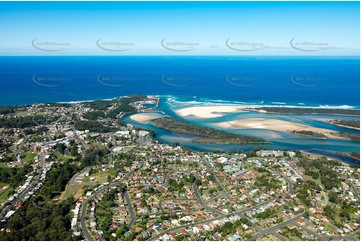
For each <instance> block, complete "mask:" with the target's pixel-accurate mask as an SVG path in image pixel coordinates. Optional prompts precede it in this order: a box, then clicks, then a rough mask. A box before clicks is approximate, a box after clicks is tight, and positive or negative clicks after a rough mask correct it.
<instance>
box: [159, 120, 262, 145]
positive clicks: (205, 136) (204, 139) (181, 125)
mask: <svg viewBox="0 0 361 242" xmlns="http://www.w3.org/2000/svg"><path fill="white" fill-rule="evenodd" d="M152 124H153V125H155V126H157V127H159V128H162V129H165V130H169V131H172V132H176V133H181V134H191V135H194V136H199V137H200V138H196V139H194V140H193V142H199V143H214V144H247V143H267V141H265V140H263V139H259V138H255V137H250V136H244V135H237V134H232V133H228V132H224V131H220V130H215V129H211V128H205V127H201V126H197V125H194V124H189V123H186V122H183V121H180V120H176V119H174V118H171V117H163V118H159V119H155V120H153V121H152Z"/></svg>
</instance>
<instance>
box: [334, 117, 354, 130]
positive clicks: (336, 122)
mask: <svg viewBox="0 0 361 242" xmlns="http://www.w3.org/2000/svg"><path fill="white" fill-rule="evenodd" d="M330 123H331V124H334V125H339V126H343V127H351V128H358V129H359V128H360V120H356V119H348V120H337V119H336V120H331V121H330Z"/></svg>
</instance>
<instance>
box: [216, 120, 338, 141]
mask: <svg viewBox="0 0 361 242" xmlns="http://www.w3.org/2000/svg"><path fill="white" fill-rule="evenodd" d="M214 125H215V126H216V127H219V128H223V129H227V128H237V129H266V130H273V131H280V132H288V133H292V131H312V132H317V133H322V134H324V135H325V136H327V138H333V139H345V138H342V137H339V136H336V135H333V134H332V132H333V131H332V130H328V129H323V128H316V127H313V126H309V125H304V124H299V123H295V122H290V121H284V120H279V119H272V118H248V119H238V120H232V121H228V122H227V121H226V122H219V123H214ZM295 135H298V134H295ZM298 136H300V135H298Z"/></svg>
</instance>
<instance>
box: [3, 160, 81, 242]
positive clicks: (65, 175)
mask: <svg viewBox="0 0 361 242" xmlns="http://www.w3.org/2000/svg"><path fill="white" fill-rule="evenodd" d="M54 166H55V167H54V168H52V170H50V171H49V174H48V176H47V179H46V181H45V182H44V184H43V186H42V188H41V189H40V190H39V193H38V194H37V195H36V196H35V197H33V198H31V199H30V200H28V201H27V202H25V204H24V205H23V206H22V207H21V208H19V210H18V211H17V212H16V213H15V214H14V215H13V216H12V217H11V218H10V219H9V221H8V222H7V224H6V227H7V228H8V229H10V232H5V231H3V232H1V233H0V240H18V241H20V240H44V241H46V240H72V239H73V237H72V233H71V230H70V228H71V224H70V210H71V208H72V206H73V204H74V201H73V200H72V199H69V200H66V201H63V202H61V203H58V202H56V201H54V200H53V198H54V197H55V196H57V195H58V194H59V193H60V192H61V191H63V190H64V188H65V186H66V184H67V183H68V182H69V180H70V179H71V177H72V176H73V175H74V174H75V173H76V172H77V171H78V167H77V166H75V165H74V164H72V163H65V164H55V165H54Z"/></svg>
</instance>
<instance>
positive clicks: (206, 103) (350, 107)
mask: <svg viewBox="0 0 361 242" xmlns="http://www.w3.org/2000/svg"><path fill="white" fill-rule="evenodd" d="M129 96H132V95H123V96H115V97H110V98H94V99H86V100H71V101H53V102H46V101H44V102H35V103H24V104H17V103H15V104H11V105H2V104H0V107H22V106H24V107H25V106H31V105H38V104H77V103H86V102H94V101H112V100H114V99H117V98H124V97H129ZM143 96H146V97H153V98H154V97H156V98H159V99H167V98H168V99H169V98H172V99H174V98H177V96H176V95H158V94H144V95H143ZM165 101H166V102H168V103H169V101H167V100H165ZM171 102H174V103H179V104H183V105H184V107H183V108H191V107H200V106H201V107H207V106H242V108H248V109H253V108H262V107H278V108H300V109H307V108H312V109H330V110H335V109H342V110H360V107H359V106H356V105H348V104H340V105H327V104H319V105H318V106H317V105H301V104H300V105H295V104H290V105H287V103H285V105H280V104H277V103H278V102H273V103H274V104H256V103H254V102H248V103H247V102H239V101H232V100H214V99H204V100H203V101H184V102H182V101H174V100H173V101H171ZM270 103H272V102H270ZM254 111H258V110H254ZM268 113H271V112H268ZM345 116H351V115H345ZM354 116H358V115H354Z"/></svg>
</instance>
